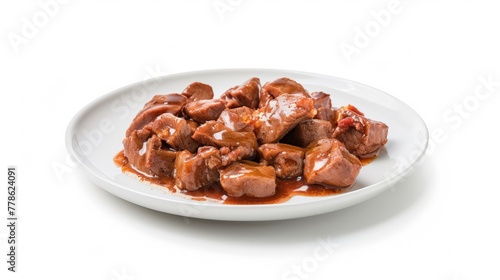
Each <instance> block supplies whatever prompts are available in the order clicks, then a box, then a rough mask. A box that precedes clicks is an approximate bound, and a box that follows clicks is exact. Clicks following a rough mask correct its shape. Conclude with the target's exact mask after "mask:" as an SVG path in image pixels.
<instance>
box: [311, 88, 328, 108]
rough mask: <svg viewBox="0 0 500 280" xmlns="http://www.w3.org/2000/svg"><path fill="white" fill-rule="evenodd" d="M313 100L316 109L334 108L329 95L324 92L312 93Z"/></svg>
mask: <svg viewBox="0 0 500 280" xmlns="http://www.w3.org/2000/svg"><path fill="white" fill-rule="evenodd" d="M311 97H312V99H314V108H316V109H319V108H332V100H331V99H330V95H329V94H328V93H324V92H322V91H315V92H313V93H311Z"/></svg>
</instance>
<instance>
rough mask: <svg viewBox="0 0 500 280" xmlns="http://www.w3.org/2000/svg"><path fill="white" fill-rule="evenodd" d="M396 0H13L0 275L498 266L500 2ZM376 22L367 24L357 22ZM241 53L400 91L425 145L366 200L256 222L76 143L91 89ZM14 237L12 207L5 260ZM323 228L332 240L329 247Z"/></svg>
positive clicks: (472, 271)
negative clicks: (90, 156)
mask: <svg viewBox="0 0 500 280" xmlns="http://www.w3.org/2000/svg"><path fill="white" fill-rule="evenodd" d="M40 3H42V4H40ZM43 3H52V5H49V6H48V7H47V6H46V5H45V7H44V5H43ZM54 3H55V5H54ZM390 3H391V1H328V2H327V1H250V0H232V1H231V0H220V1H214V0H204V1H162V2H160V1H107V2H101V1H95V2H92V1H76V0H75V1H66V2H65V3H63V2H62V1H61V2H54V1H49V0H41V1H2V4H0V22H1V26H0V28H1V30H0V34H1V35H2V36H1V40H0V76H1V78H0V80H1V86H2V87H1V92H2V101H1V108H0V113H1V118H0V120H1V127H2V133H1V135H2V136H1V138H0V146H1V164H0V168H2V169H4V170H6V167H7V166H8V165H16V166H17V167H18V169H19V182H18V183H19V188H18V204H19V210H18V213H17V214H18V216H19V221H18V223H19V227H18V230H19V231H18V242H19V245H18V248H19V249H18V267H17V269H18V272H17V273H15V274H14V273H11V272H8V271H7V263H6V262H4V261H2V264H1V265H0V271H1V272H0V275H2V276H0V278H1V279H107V280H108V279H115V280H120V279H137V280H140V279H206V278H210V279H215V278H216V279H327V278H328V279H438V280H465V279H499V278H500V270H499V269H498V268H497V266H498V263H499V260H500V238H499V236H500V230H499V227H498V224H499V213H500V203H498V199H499V195H500V190H499V188H500V186H499V184H498V177H497V175H498V169H497V168H498V163H497V160H498V158H499V156H500V154H499V151H498V148H497V143H498V138H496V137H498V133H497V130H498V127H497V125H498V119H499V117H498V115H497V114H496V113H494V111H495V108H498V106H499V105H500V96H498V95H500V84H499V83H500V40H499V32H498V27H499V26H500V16H499V15H498V12H499V11H500V5H499V4H498V2H496V3H495V2H494V1H404V0H401V1H400V2H398V1H396V2H394V3H393V4H390ZM214 5H215V6H214ZM388 5H389V8H388ZM216 6H217V7H219V9H217V8H216ZM224 8H226V10H224ZM382 10H385V11H386V12H381V11H382ZM387 13H390V18H388V17H385V21H384V22H382V23H383V25H381V24H380V23H376V21H375V17H376V16H375V15H377V14H378V15H381V14H383V15H387ZM31 24H33V26H30V25H31ZM366 28H368V31H363V32H369V33H370V35H368V37H367V38H364V39H365V41H363V40H362V35H360V34H359V31H357V30H366ZM367 39H368V40H367ZM346 45H350V46H351V47H352V48H351V50H353V49H354V48H356V49H355V52H354V53H351V54H346V53H344V52H343V50H342V47H341V46H344V47H345V46H346ZM231 67H238V68H246V67H258V68H278V69H291V70H299V71H309V72H316V73H321V74H327V75H332V76H338V77H342V78H347V79H350V80H354V81H358V82H361V83H364V84H368V85H371V86H373V87H376V88H379V89H381V90H383V91H386V92H388V93H389V94H391V95H394V96H396V97H397V98H399V99H401V100H402V101H404V102H406V103H407V104H409V105H410V106H411V107H413V108H414V109H415V110H416V111H417V112H418V113H419V114H420V115H421V116H422V118H423V119H424V120H425V121H426V123H427V126H428V128H429V131H430V134H431V139H430V140H431V144H432V145H431V146H430V149H429V150H428V153H427V154H428V155H427V157H426V158H425V159H424V162H423V163H422V164H421V165H420V166H419V167H418V168H417V169H416V170H415V172H414V173H413V174H412V175H411V176H409V177H408V178H406V179H405V180H403V181H402V182H400V183H398V184H397V185H396V186H395V187H394V188H392V189H391V190H390V191H387V192H385V193H383V194H382V195H380V196H378V197H376V198H374V199H372V200H370V201H367V202H365V203H362V204H359V205H356V206H353V207H350V208H347V209H344V210H341V211H337V212H334V213H329V214H325V215H320V216H315V217H310V218H303V219H297V220H288V221H279V222H258V223H239V222H214V221H204V220H196V219H189V220H186V219H183V218H182V217H177V216H172V215H168V214H163V213H158V212H154V211H151V210H147V209H144V208H142V207H138V206H135V205H132V204H130V203H128V202H125V201H122V200H121V199H119V198H116V197H114V196H112V195H110V194H108V193H107V192H105V191H103V190H101V189H100V188H99V187H98V186H96V185H94V184H92V183H91V182H90V181H89V180H88V179H87V178H86V177H85V174H83V171H82V170H81V168H80V167H78V166H76V167H73V166H72V165H71V161H68V160H67V154H66V149H65V146H64V136H65V130H66V127H67V125H68V122H69V120H70V119H71V118H72V117H73V116H74V114H75V113H76V112H77V111H78V110H79V109H81V108H82V107H83V106H84V105H85V104H87V103H89V102H91V101H92V100H94V99H95V98H97V97H99V96H101V95H103V94H105V93H107V92H110V91H112V90H114V89H116V88H119V87H122V86H124V85H128V84H131V83H133V82H137V81H141V80H143V79H144V78H150V77H152V76H159V75H166V74H172V73H178V72H185V71H192V70H201V69H215V68H231ZM481 79H486V80H488V79H489V80H490V82H491V83H490V85H492V86H490V87H489V91H487V90H486V88H485V87H484V84H482V83H481ZM476 89H478V93H479V94H482V95H479V97H481V99H478V97H477V96H475V95H474V94H475V92H476ZM464 105H465V107H464V108H465V109H463V112H462V113H461V114H460V113H459V112H458V110H459V109H458V108H459V107H461V106H462V107H463V106H464ZM446 116H447V117H448V118H447V117H446ZM1 174H4V175H1V176H0V177H1V178H3V179H0V181H2V182H4V184H3V185H4V186H5V187H4V188H3V190H2V191H0V199H1V203H0V205H1V207H0V209H1V214H0V216H2V217H4V216H5V217H6V215H7V213H6V193H7V190H6V189H7V188H6V181H7V178H6V175H5V174H6V171H5V172H3V173H1ZM2 219H3V218H2ZM6 223H7V222H6V220H5V224H6ZM7 237H8V231H7V227H6V226H5V225H4V222H2V226H1V227H0V252H1V254H2V256H3V257H0V259H1V260H5V259H6V254H7ZM319 240H323V241H325V240H326V241H327V240H329V242H330V243H331V244H333V245H331V251H330V252H329V254H327V255H325V252H326V251H321V253H322V254H323V255H321V257H320V258H318V256H319V255H317V254H315V252H318V250H321V249H317V248H318V247H319V248H321V247H320V246H321V244H322V242H320V241H319ZM294 267H295V268H294ZM299 269H300V270H301V271H302V272H301V273H302V274H301V273H295V272H294V271H297V270H299Z"/></svg>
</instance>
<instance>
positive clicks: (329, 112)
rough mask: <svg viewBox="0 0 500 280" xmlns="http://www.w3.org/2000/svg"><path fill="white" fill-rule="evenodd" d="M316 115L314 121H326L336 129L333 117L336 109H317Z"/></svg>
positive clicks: (335, 119) (335, 121)
mask: <svg viewBox="0 0 500 280" xmlns="http://www.w3.org/2000/svg"><path fill="white" fill-rule="evenodd" d="M317 111H318V113H316V116H314V118H315V119H318V120H324V121H328V122H330V123H331V124H332V128H333V129H335V127H337V118H336V116H335V114H336V113H335V111H336V109H334V108H325V107H321V108H319V109H317Z"/></svg>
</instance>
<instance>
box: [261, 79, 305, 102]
mask: <svg viewBox="0 0 500 280" xmlns="http://www.w3.org/2000/svg"><path fill="white" fill-rule="evenodd" d="M284 93H288V94H294V93H300V94H302V95H304V96H305V97H310V95H309V93H308V92H307V90H306V89H305V88H304V87H303V86H302V85H301V84H299V83H297V82H296V81H294V80H292V79H290V78H285V77H283V78H279V79H276V80H274V81H272V82H268V83H265V84H264V86H263V87H262V89H261V90H260V96H259V108H261V107H264V106H265V105H266V104H267V102H268V101H269V100H272V99H275V98H277V97H278V96H280V95H282V94H284Z"/></svg>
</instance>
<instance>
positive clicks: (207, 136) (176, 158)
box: [123, 77, 388, 197]
mask: <svg viewBox="0 0 500 280" xmlns="http://www.w3.org/2000/svg"><path fill="white" fill-rule="evenodd" d="M387 132H388V127H387V125H385V124H384V123H382V122H378V121H374V120H371V119H368V118H366V117H365V116H364V114H363V113H361V112H360V111H359V110H357V109H356V108H355V107H354V106H352V105H347V106H343V107H340V108H334V107H332V103H331V100H330V96H329V94H326V93H324V92H313V93H309V92H308V91H307V90H306V89H304V87H303V86H302V85H300V84H299V83H297V82H296V81H294V80H292V79H289V78H285V77H283V78H279V79H277V80H274V81H271V82H267V83H265V84H264V85H263V86H262V87H261V84H260V80H259V78H255V77H254V78H251V79H249V80H248V81H246V82H244V83H243V84H242V85H239V86H235V87H233V88H230V89H228V90H227V91H226V92H225V93H223V94H222V95H221V97H220V98H215V99H214V92H213V90H212V87H211V86H210V85H207V84H203V83H200V82H194V83H192V84H190V85H189V86H188V87H187V88H186V89H185V90H184V91H183V92H182V93H180V94H179V93H171V94H166V95H156V96H154V97H153V98H152V99H151V100H150V101H149V102H147V103H146V104H145V106H144V108H143V109H142V110H141V111H139V113H138V114H137V115H136V117H135V118H134V120H133V121H132V123H131V124H130V127H129V128H128V130H127V131H126V137H125V139H124V140H123V145H124V154H125V156H126V157H127V159H128V161H129V163H130V164H132V165H133V166H134V167H135V168H136V169H137V170H139V171H141V172H143V173H146V174H148V175H151V176H154V177H170V178H173V179H174V180H175V186H176V187H177V188H179V189H181V190H187V191H193V190H197V189H200V188H203V187H207V186H212V185H214V184H220V186H221V187H222V188H223V189H224V191H225V192H226V193H227V195H229V196H234V197H239V196H242V195H246V196H250V197H268V196H272V195H274V194H275V189H276V182H277V179H293V178H297V177H299V176H302V177H303V178H304V179H305V181H306V183H307V184H319V185H324V186H327V187H334V188H341V187H346V186H350V185H352V184H353V183H354V181H355V179H356V177H357V176H358V174H359V171H360V169H361V162H360V160H359V159H360V158H367V157H373V156H376V155H377V154H378V153H379V151H380V149H381V148H382V147H383V145H384V144H385V143H386V142H387Z"/></svg>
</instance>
